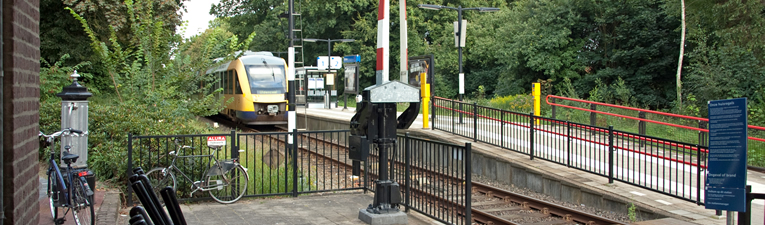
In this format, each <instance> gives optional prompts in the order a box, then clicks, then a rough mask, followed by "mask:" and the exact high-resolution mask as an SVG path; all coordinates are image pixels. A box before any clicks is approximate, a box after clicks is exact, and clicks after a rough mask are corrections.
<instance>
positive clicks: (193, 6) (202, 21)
mask: <svg viewBox="0 0 765 225" xmlns="http://www.w3.org/2000/svg"><path fill="white" fill-rule="evenodd" d="M219 2H220V0H190V1H187V2H184V3H183V4H184V5H186V10H187V11H188V12H186V13H184V14H183V20H184V21H186V22H188V25H187V26H186V31H185V32H184V33H183V37H184V38H188V37H191V36H193V35H196V34H199V33H202V32H204V31H205V29H207V24H208V22H209V21H210V20H213V19H215V16H213V15H210V6H211V5H212V4H218V3H219Z"/></svg>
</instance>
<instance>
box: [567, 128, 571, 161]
mask: <svg viewBox="0 0 765 225" xmlns="http://www.w3.org/2000/svg"><path fill="white" fill-rule="evenodd" d="M566 155H568V157H566V166H568V167H571V122H569V121H566Z"/></svg>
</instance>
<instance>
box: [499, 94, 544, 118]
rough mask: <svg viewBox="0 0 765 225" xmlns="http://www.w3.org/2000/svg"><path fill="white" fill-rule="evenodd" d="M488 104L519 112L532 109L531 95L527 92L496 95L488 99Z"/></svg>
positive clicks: (526, 111) (528, 111)
mask: <svg viewBox="0 0 765 225" xmlns="http://www.w3.org/2000/svg"><path fill="white" fill-rule="evenodd" d="M489 105H490V107H493V108H499V109H504V110H508V111H513V112H519V113H530V112H533V111H534V101H533V97H532V96H531V95H529V94H518V95H509V96H504V97H496V98H493V99H491V101H489Z"/></svg>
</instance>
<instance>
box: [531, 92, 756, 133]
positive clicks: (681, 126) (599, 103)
mask: <svg viewBox="0 0 765 225" xmlns="http://www.w3.org/2000/svg"><path fill="white" fill-rule="evenodd" d="M550 97H553V98H557V99H563V100H569V101H575V102H581V103H589V104H595V105H602V106H608V107H614V108H620V109H627V110H634V111H639V112H647V113H653V114H658V115H664V116H670V117H677V118H683V119H691V120H700V121H709V119H707V118H701V117H694V116H685V115H678V114H673V113H665V112H659V111H654V110H648V109H639V108H633V107H627V106H621V105H614V104H608V103H602V102H593V101H587V100H582V99H575V98H567V97H562V96H556V95H547V97H546V98H545V101H546V102H547V104H548V105H552V106H560V107H564V108H571V109H576V110H582V111H587V112H594V113H598V114H605V115H609V116H616V117H621V118H627V119H633V120H638V121H645V122H649V123H655V124H661V125H667V126H671V127H679V128H685V129H689V130H695V131H701V132H709V130H708V129H702V128H696V127H689V126H683V125H677V124H671V123H665V122H661V121H655V120H649V119H643V118H637V117H632V116H624V115H619V114H613V113H607V112H601V111H596V110H591V109H583V108H579V107H574V106H568V105H563V104H558V103H551V102H550ZM748 128H751V129H755V130H762V131H765V127H760V126H754V125H748ZM747 138H748V139H749V140H755V141H762V142H765V139H763V138H757V137H747Z"/></svg>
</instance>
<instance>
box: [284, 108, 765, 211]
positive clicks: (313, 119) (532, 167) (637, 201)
mask: <svg viewBox="0 0 765 225" xmlns="http://www.w3.org/2000/svg"><path fill="white" fill-rule="evenodd" d="M296 112H297V114H298V116H297V120H298V121H297V128H298V129H307V130H309V131H310V130H336V129H349V125H348V124H349V121H350V119H351V117H353V115H354V114H355V109H354V108H348V109H345V110H343V108H342V107H339V108H329V109H325V108H303V107H298V108H297V109H296ZM398 132H399V133H401V132H409V133H410V135H412V136H415V137H426V138H430V139H436V140H439V141H443V142H448V143H453V144H459V145H461V144H464V143H467V142H471V143H472V149H473V154H474V155H475V156H474V157H473V173H474V174H477V175H483V176H486V177H490V178H493V179H495V180H497V181H498V182H504V183H507V184H512V182H513V180H516V179H514V178H512V176H513V175H508V174H509V173H512V172H511V171H508V170H512V171H513V172H515V171H516V170H517V169H522V170H525V171H527V172H528V174H537V175H533V176H532V175H528V179H532V178H531V177H543V178H544V179H546V181H545V182H547V183H551V182H550V181H553V182H558V183H559V186H571V187H573V188H570V187H569V188H566V189H577V190H574V191H573V192H572V193H570V194H571V195H578V196H579V197H578V198H575V199H576V201H578V202H576V203H577V204H582V205H585V204H587V205H588V206H593V207H597V208H604V209H611V210H614V211H617V212H627V206H626V204H630V203H631V204H634V205H635V206H637V207H638V209H639V211H640V212H639V213H638V217H639V218H641V215H645V217H646V218H649V217H653V218H674V219H678V220H682V221H686V222H690V223H694V224H719V225H723V224H726V218H725V215H726V212H723V213H722V216H717V215H715V214H716V213H715V210H709V209H705V208H704V206H703V205H697V204H696V203H693V202H689V201H686V200H681V199H676V198H674V197H672V196H668V195H664V194H661V193H658V192H654V191H651V190H648V189H644V188H641V187H638V186H634V185H631V184H627V183H622V182H619V181H614V183H613V184H609V183H608V178H606V177H602V176H599V175H595V174H591V173H587V172H583V171H581V170H577V169H573V168H568V167H566V166H562V165H559V164H555V163H552V162H548V161H545V160H530V159H529V156H527V155H524V154H521V153H516V152H513V151H510V150H507V149H502V148H499V147H496V146H493V145H490V144H486V143H482V142H477V143H476V142H473V140H472V139H471V138H466V137H462V136H457V135H453V134H451V133H449V132H444V131H439V130H433V129H430V128H427V129H423V124H422V115H420V116H419V117H418V118H417V120H415V121H414V122H413V123H412V126H411V127H410V128H409V129H407V130H399V131H398ZM511 168H512V169H511ZM747 174H748V178H747V184H748V185H752V192H753V193H765V174H763V173H759V172H753V171H749V172H748V173H747ZM524 176H527V175H524ZM520 186H522V185H520ZM561 190H563V188H561ZM702 193H703V190H702ZM558 196H562V195H560V194H559V195H558ZM763 205H765V202H764V201H763V200H754V201H753V202H752V217H751V224H765V220H764V219H765V218H763V214H765V211H763V210H764V209H765V208H764V207H763ZM734 217H735V216H734ZM646 220H650V219H646Z"/></svg>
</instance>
